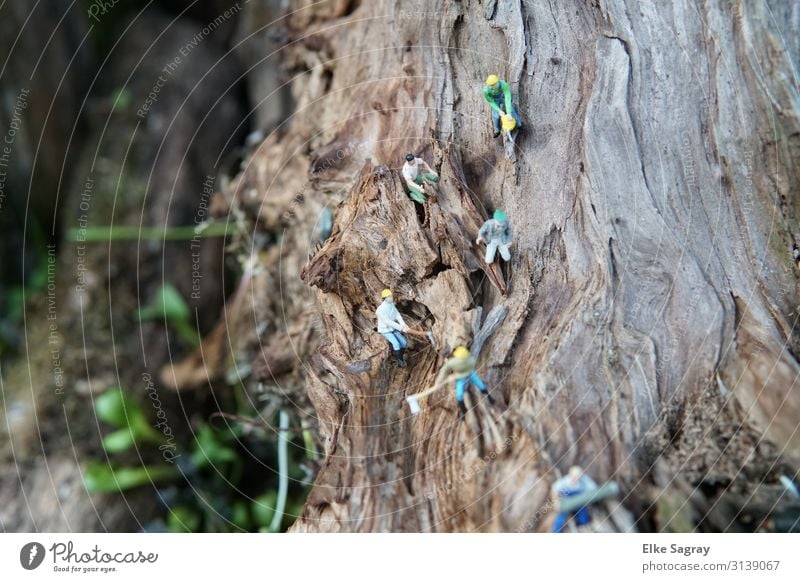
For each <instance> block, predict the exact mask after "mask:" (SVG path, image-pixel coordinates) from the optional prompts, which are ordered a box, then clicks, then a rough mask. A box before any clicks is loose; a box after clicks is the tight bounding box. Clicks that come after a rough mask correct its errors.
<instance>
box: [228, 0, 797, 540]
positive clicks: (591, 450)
mask: <svg viewBox="0 0 800 582" xmlns="http://www.w3.org/2000/svg"><path fill="white" fill-rule="evenodd" d="M306 4H307V6H304V7H302V8H300V9H297V10H296V11H295V12H293V13H292V14H291V15H290V16H288V17H287V19H286V21H285V23H284V24H285V25H286V26H287V28H288V29H289V36H288V38H289V42H288V44H287V46H286V47H285V55H284V57H285V62H286V63H287V67H288V71H289V73H290V74H291V76H290V82H291V87H292V92H293V95H294V97H295V101H296V103H295V105H296V109H295V114H294V116H293V117H292V118H291V120H290V121H289V123H288V128H287V129H286V131H285V133H284V132H280V133H275V134H273V135H271V136H270V137H269V138H268V139H267V140H266V141H265V143H264V144H262V146H261V147H260V148H259V150H258V151H257V152H255V153H254V155H253V156H252V158H251V159H250V160H249V163H248V166H247V168H246V169H245V171H244V172H243V174H242V175H241V176H240V178H239V179H238V180H237V181H236V182H234V184H233V185H232V188H231V189H230V194H231V200H232V203H233V204H236V205H237V207H239V208H245V210H246V211H249V212H252V213H257V214H258V216H259V217H260V220H261V223H262V224H263V225H264V226H265V227H266V228H267V229H268V230H271V231H273V232H275V233H279V234H280V237H281V246H280V248H281V253H280V255H281V256H280V257H273V258H272V259H271V261H268V262H266V263H264V265H265V268H266V270H267V272H268V273H270V276H271V277H273V278H274V279H276V280H277V279H279V280H280V296H277V297H276V296H273V297H270V298H269V299H268V300H267V301H268V303H269V304H270V305H274V306H276V307H275V310H276V311H277V312H278V313H280V318H281V324H280V325H278V328H284V331H283V332H280V329H277V330H272V331H268V332H266V333H265V334H264V336H262V338H261V343H262V345H268V344H269V343H270V341H272V342H274V341H275V337H276V335H275V334H277V333H285V329H288V328H289V327H291V326H293V325H295V323H296V322H297V321H299V319H298V318H299V317H301V316H302V317H306V316H307V314H308V313H309V312H310V313H316V314H317V316H313V317H310V318H308V319H306V320H305V321H306V323H305V324H304V325H306V326H308V328H309V330H310V332H309V333H312V334H316V335H315V336H314V337H316V338H318V342H319V347H318V349H317V350H316V352H315V353H314V355H313V356H312V357H311V358H310V360H309V361H308V362H305V361H301V359H302V356H303V355H305V353H307V352H308V350H306V351H304V352H302V353H299V356H300V357H299V359H298V362H297V364H296V369H298V370H300V369H302V370H303V375H304V377H305V388H306V392H307V394H308V397H309V398H310V401H311V403H313V406H314V414H315V415H316V416H317V418H318V420H319V426H320V431H321V434H322V436H323V438H324V442H325V453H326V457H325V460H324V463H323V465H322V468H321V470H320V473H319V475H318V478H317V480H316V483H315V486H314V488H313V490H312V492H311V494H310V496H309V499H308V502H307V504H306V507H305V510H304V513H303V515H302V516H301V517H300V519H299V520H298V521H297V523H296V524H295V526H294V528H293V529H294V530H295V531H386V530H391V531H464V530H466V531H508V530H522V531H525V530H545V529H547V527H548V525H549V520H550V519H551V517H552V511H550V510H551V509H552V508H550V507H549V506H548V504H547V495H548V491H549V487H550V484H551V483H552V481H553V480H554V479H555V478H556V477H557V476H560V475H561V474H562V473H563V471H564V470H565V469H566V468H567V467H568V466H569V465H571V464H573V463H579V464H582V465H583V466H584V467H586V469H587V471H588V472H589V473H590V474H591V475H592V476H593V477H594V478H595V479H596V480H598V481H602V480H607V479H615V480H617V481H618V482H619V483H620V485H621V488H622V495H621V497H620V499H619V502H620V503H619V504H608V506H607V507H606V508H605V509H606V510H608V512H609V513H608V514H606V513H605V512H601V515H603V516H605V515H610V518H603V519H598V520H596V522H599V524H598V527H600V528H601V529H611V530H619V529H642V530H653V529H658V530H671V529H677V530H682V529H692V528H699V529H701V530H715V529H720V530H722V529H725V530H728V531H744V530H753V529H779V528H780V527H786V525H785V520H784V521H780V520H779V519H777V518H778V517H786V515H790V516H791V515H794V516H795V517H796V514H797V508H796V507H794V508H793V507H792V506H791V504H790V503H788V501H787V500H786V499H784V498H783V497H782V493H781V491H782V489H781V488H780V487H779V486H778V484H777V479H778V477H779V476H780V475H782V474H786V475H788V476H790V477H792V476H794V475H795V474H796V473H795V472H796V469H797V463H798V461H800V456H799V455H800V433H798V430H797V426H798V419H800V394H799V393H798V390H800V388H799V387H798V374H799V372H800V368H799V367H798V362H797V359H796V357H795V355H796V353H797V350H798V333H797V327H796V321H797V305H798V287H797V282H798V271H797V264H796V263H795V255H796V253H797V251H796V249H797V236H798V230H797V226H798V215H797V212H798V210H797V186H798V172H800V170H798V168H797V166H796V165H795V164H794V163H793V161H794V160H796V158H797V153H798V147H799V146H800V133H799V131H800V119H799V118H798V115H799V114H800V112H799V111H798V108H797V103H798V87H797V79H796V69H795V68H794V65H793V62H794V63H796V62H797V57H798V46H797V43H798V41H797V39H798V34H797V33H798V20H797V14H796V7H795V8H794V9H793V8H792V5H791V3H789V2H777V1H775V2H756V3H750V2H715V1H708V2H679V3H655V2H644V3H639V2H624V1H607V2H578V1H575V2H570V1H568V2H558V3H541V2H519V1H512V2H488V1H487V2H476V1H463V2H445V1H430V2H403V3H395V2H364V3H356V2H330V3H325V4H322V5H321V6H316V5H315V6H311V3H310V2H309V3H306ZM293 31H296V32H293ZM489 73H497V74H499V75H500V76H501V77H502V78H505V79H507V80H508V82H509V83H510V84H511V86H512V89H513V92H514V95H515V96H516V99H517V101H518V104H519V107H520V110H521V112H522V117H523V121H524V123H525V125H526V127H525V131H524V132H523V133H522V134H521V135H520V138H519V140H518V142H517V151H516V158H517V159H516V163H514V162H512V161H509V160H507V159H505V157H504V156H503V153H502V145H501V144H500V143H498V141H495V140H493V139H492V138H491V125H490V121H489V113H488V107H486V105H485V103H484V102H483V101H482V97H481V94H480V89H481V87H482V80H483V79H484V78H485V77H486V76H487V75H488V74H489ZM407 151H414V152H416V153H417V154H420V155H422V157H424V158H426V159H427V160H428V161H429V163H431V164H432V165H433V166H434V167H435V169H436V170H437V171H438V172H439V173H440V175H441V181H440V183H439V185H438V187H437V188H436V196H435V197H434V198H433V199H432V200H431V201H429V202H428V203H427V204H425V205H424V207H422V206H418V205H415V203H414V202H412V201H411V200H410V199H409V198H408V197H407V195H406V194H405V193H404V191H403V187H402V184H401V178H400V176H399V167H400V166H401V165H402V160H403V157H404V154H405V153H406V152H407ZM325 206H330V207H334V206H335V226H334V229H333V233H332V235H331V236H330V238H329V239H328V240H326V241H325V242H324V244H323V245H322V246H321V247H317V246H315V236H316V234H315V224H316V222H317V220H318V217H319V213H320V211H321V209H322V208H324V207H325ZM247 208H249V209H250V210H247ZM494 208H503V209H505V210H506V211H507V212H508V213H509V216H510V218H511V222H512V225H513V227H514V231H515V233H516V237H515V241H514V247H513V250H512V253H513V256H512V261H511V263H510V265H507V266H506V267H504V269H505V276H506V279H507V282H508V285H509V287H508V292H507V294H506V295H505V296H504V295H502V294H501V293H500V292H499V291H498V289H497V288H496V287H495V285H493V284H492V282H491V280H490V279H489V278H488V277H487V276H486V273H485V271H483V264H482V260H481V249H479V248H477V247H476V246H475V245H474V239H475V236H476V233H477V228H478V227H479V226H480V224H481V222H482V220H483V219H484V218H485V217H486V216H487V214H489V213H490V212H491V211H492V210H493V209H494ZM307 253H308V254H309V255H310V256H309V259H308V261H307V262H306V263H305V264H304V265H303V262H304V259H305V255H306V254H307ZM301 259H302V260H301ZM301 268H302V272H301ZM298 275H301V277H302V282H301V281H300V280H299V278H298ZM303 282H305V283H307V284H308V285H309V286H310V289H309V288H308V287H306V286H305V285H304V283H303ZM383 287H391V288H392V289H394V292H395V295H396V298H397V303H398V306H399V308H400V309H401V311H402V312H403V313H404V314H406V315H407V317H408V318H409V319H410V320H413V322H414V323H415V325H416V326H417V327H421V328H424V329H427V328H430V329H432V330H433V331H434V333H435V335H436V337H437V339H438V343H439V348H438V350H437V349H434V348H432V347H430V346H428V345H427V344H426V343H424V341H423V342H417V343H415V344H414V346H413V350H412V354H411V356H410V364H409V366H408V367H407V368H405V369H397V368H395V367H393V365H392V364H391V363H389V358H388V357H387V356H388V349H387V347H386V344H385V342H384V340H383V339H382V338H381V337H380V336H379V335H377V334H376V333H375V332H374V329H373V328H374V309H375V307H376V306H377V303H378V301H379V298H378V294H379V292H380V290H381V289H382V288H383ZM497 306H504V307H505V309H506V316H505V319H504V321H503V323H502V325H501V326H500V327H499V328H498V329H497V330H496V331H495V332H494V333H493V334H491V335H490V336H489V337H488V339H487V340H486V341H485V344H484V345H483V348H482V351H481V354H480V359H479V367H480V373H481V375H482V376H483V377H484V379H485V380H487V382H488V384H489V386H490V387H491V390H492V392H493V393H494V394H495V395H496V397H498V398H499V399H500V400H501V401H502V405H501V406H500V407H499V408H498V409H494V410H493V409H491V408H488V407H487V406H485V405H484V404H483V403H481V404H479V405H478V406H477V407H476V408H474V409H473V410H472V411H471V413H470V415H469V416H468V419H467V422H466V423H464V424H460V423H458V422H457V419H456V408H455V399H454V397H453V393H452V391H451V390H450V389H448V390H442V391H440V392H439V393H437V394H436V395H435V396H433V397H432V398H431V399H430V401H429V402H428V405H427V406H425V408H424V410H423V412H422V414H421V415H420V416H418V417H410V416H409V413H408V409H407V407H406V406H405V397H406V396H407V395H410V394H414V393H416V392H419V391H421V390H423V389H424V388H426V387H427V386H430V385H431V383H432V382H433V378H434V377H435V374H436V372H437V370H438V368H439V366H440V365H441V364H442V362H443V358H444V357H445V356H446V355H447V353H448V351H449V350H451V349H452V348H453V347H454V346H456V345H458V344H459V343H467V344H470V343H471V342H472V341H473V338H474V337H475V336H476V334H477V333H478V332H479V330H480V326H481V323H482V321H483V319H484V318H485V315H486V314H488V313H489V311H490V310H491V309H492V308H495V307H497ZM312 344H314V342H313V341H312V342H311V344H304V345H306V347H307V348H309V347H310V346H311V345H312ZM273 345H274V343H273ZM262 360H265V361H266V362H267V363H266V364H265V365H264V366H263V368H264V369H265V370H267V371H268V370H269V368H270V364H269V361H268V360H269V358H268V357H266V356H262ZM279 383H280V382H278V384H279ZM792 512H794V513H792ZM776 523H783V524H784V525H783V526H779V525H776ZM788 523H789V524H790V525H791V524H792V522H791V521H789V522H788ZM794 527H797V524H796V523H795V524H794Z"/></svg>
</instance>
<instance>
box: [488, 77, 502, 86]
mask: <svg viewBox="0 0 800 582" xmlns="http://www.w3.org/2000/svg"><path fill="white" fill-rule="evenodd" d="M499 82H500V77H498V76H497V75H489V76H488V77H486V84H487V85H496V84H497V83H499Z"/></svg>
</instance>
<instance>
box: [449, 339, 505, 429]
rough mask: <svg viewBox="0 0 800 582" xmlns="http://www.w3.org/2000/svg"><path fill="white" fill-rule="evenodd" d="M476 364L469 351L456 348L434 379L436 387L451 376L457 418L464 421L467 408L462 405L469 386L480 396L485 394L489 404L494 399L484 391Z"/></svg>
mask: <svg viewBox="0 0 800 582" xmlns="http://www.w3.org/2000/svg"><path fill="white" fill-rule="evenodd" d="M476 364H477V362H476V361H475V358H473V357H472V354H470V353H469V350H468V349H467V348H466V347H464V346H458V347H457V348H456V349H455V350H453V357H452V358H450V359H449V360H447V361H446V362H445V363H444V365H443V366H442V369H441V370H439V375H438V376H437V377H436V385H437V386H438V385H439V384H441V383H442V382H444V381H445V379H446V378H447V377H448V376H450V375H452V376H453V377H454V378H455V381H456V402H458V417H459V419H460V420H462V421H463V420H464V417H465V416H466V414H467V407H466V405H465V404H464V391H465V390H468V389H469V385H470V384H475V386H477V387H478V390H480V392H481V394H486V396H487V398H488V399H489V403H490V404H494V399H493V398H492V396H491V394H489V392H488V391H487V390H486V385H485V384H484V383H483V380H481V379H480V377H479V376H478V374H477V372H475V366H476Z"/></svg>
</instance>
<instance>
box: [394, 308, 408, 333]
mask: <svg viewBox="0 0 800 582" xmlns="http://www.w3.org/2000/svg"><path fill="white" fill-rule="evenodd" d="M392 327H394V328H395V329H396V330H397V331H406V330H407V329H408V326H407V325H406V322H405V320H404V319H403V316H402V315H400V312H399V311H398V312H397V317H396V318H395V320H394V321H393V322H392Z"/></svg>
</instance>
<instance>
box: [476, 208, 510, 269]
mask: <svg viewBox="0 0 800 582" xmlns="http://www.w3.org/2000/svg"><path fill="white" fill-rule="evenodd" d="M475 242H476V243H477V244H481V243H482V242H486V264H487V265H491V264H492V263H493V262H494V256H495V253H496V252H497V251H498V249H499V250H500V256H501V257H503V260H504V261H510V260H511V253H510V252H509V250H508V247H509V246H511V226H510V225H509V224H508V217H507V216H506V213H505V212H503V211H502V210H495V211H494V217H493V218H490V219H489V220H487V221H486V222H484V223H483V226H482V227H481V229H480V231H479V232H478V238H477V239H476V240H475Z"/></svg>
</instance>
